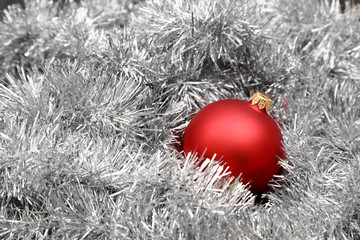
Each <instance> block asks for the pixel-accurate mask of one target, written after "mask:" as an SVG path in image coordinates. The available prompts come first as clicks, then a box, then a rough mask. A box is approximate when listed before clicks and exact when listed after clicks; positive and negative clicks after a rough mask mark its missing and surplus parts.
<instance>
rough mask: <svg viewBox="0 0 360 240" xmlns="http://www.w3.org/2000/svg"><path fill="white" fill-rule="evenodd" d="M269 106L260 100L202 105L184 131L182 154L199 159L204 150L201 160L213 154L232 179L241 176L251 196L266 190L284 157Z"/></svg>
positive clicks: (229, 101) (234, 100)
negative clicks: (251, 193) (195, 153)
mask: <svg viewBox="0 0 360 240" xmlns="http://www.w3.org/2000/svg"><path fill="white" fill-rule="evenodd" d="M261 95H262V94H261ZM262 96H263V97H265V98H266V96H264V95H262ZM250 100H252V99H250ZM268 100H270V99H268ZM254 101H255V103H254ZM256 101H257V102H256ZM270 106H271V100H270ZM270 106H269V104H268V102H266V101H263V100H262V99H260V100H259V99H258V100H256V99H255V100H253V101H252V102H251V101H249V102H247V101H243V100H238V99H225V100H220V101H217V102H214V103H211V104H209V105H207V106H205V107H204V108H203V109H201V110H200V111H199V112H198V113H197V114H195V116H194V117H193V118H192V120H191V121H190V123H189V125H188V126H187V127H186V129H185V133H184V138H183V143H182V144H183V150H184V152H185V153H186V154H188V153H189V152H195V151H196V152H197V153H198V155H199V156H201V155H202V154H203V152H204V151H205V150H206V151H205V154H204V158H210V159H211V158H212V157H213V155H214V154H215V153H216V156H217V157H216V159H220V158H221V157H222V159H221V161H222V162H223V164H224V165H225V166H228V167H229V170H230V171H231V172H232V175H233V176H234V177H238V176H239V174H240V173H241V174H242V175H241V178H242V181H243V183H248V182H249V184H250V190H251V191H252V192H253V193H255V194H258V193H261V192H264V191H267V190H268V183H269V181H270V180H271V179H272V178H273V175H275V174H277V173H278V172H279V170H280V165H279V163H278V162H279V157H280V158H284V157H285V153H284V151H283V148H282V139H283V138H282V135H281V132H280V130H279V128H278V126H277V124H276V122H275V121H274V120H273V119H272V118H271V116H269V115H268V114H267V110H268V109H269V108H270ZM265 107H266V109H265Z"/></svg>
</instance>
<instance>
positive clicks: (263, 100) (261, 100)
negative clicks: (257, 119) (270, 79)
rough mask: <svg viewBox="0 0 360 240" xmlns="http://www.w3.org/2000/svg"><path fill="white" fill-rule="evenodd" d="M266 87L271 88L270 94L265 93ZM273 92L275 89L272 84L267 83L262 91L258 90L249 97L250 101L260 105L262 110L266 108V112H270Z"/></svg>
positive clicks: (252, 103)
mask: <svg viewBox="0 0 360 240" xmlns="http://www.w3.org/2000/svg"><path fill="white" fill-rule="evenodd" d="M266 87H270V88H271V92H270V94H269V95H268V96H266V95H265V94H264V93H263V91H264V88H266ZM273 92H274V89H273V88H272V87H271V86H270V85H266V86H264V87H263V88H262V89H261V93H260V92H256V93H255V94H254V95H252V96H251V98H250V99H249V102H250V101H251V105H255V104H257V105H258V106H259V109H260V110H261V109H264V108H265V110H266V112H268V111H269V110H270V108H271V105H272V100H271V99H270V97H271V95H272V94H273Z"/></svg>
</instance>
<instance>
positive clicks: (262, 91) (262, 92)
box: [261, 85, 274, 97]
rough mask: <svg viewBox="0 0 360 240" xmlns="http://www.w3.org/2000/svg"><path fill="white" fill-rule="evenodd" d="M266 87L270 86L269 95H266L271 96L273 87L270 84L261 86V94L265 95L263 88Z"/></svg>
mask: <svg viewBox="0 0 360 240" xmlns="http://www.w3.org/2000/svg"><path fill="white" fill-rule="evenodd" d="M266 87H269V88H271V92H270V93H269V95H268V96H267V97H271V96H272V95H273V92H274V88H273V87H272V86H270V85H265V86H263V87H262V89H261V94H263V95H265V94H264V88H266Z"/></svg>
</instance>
